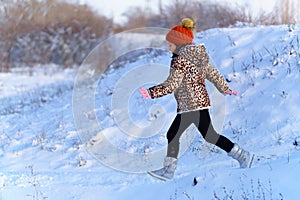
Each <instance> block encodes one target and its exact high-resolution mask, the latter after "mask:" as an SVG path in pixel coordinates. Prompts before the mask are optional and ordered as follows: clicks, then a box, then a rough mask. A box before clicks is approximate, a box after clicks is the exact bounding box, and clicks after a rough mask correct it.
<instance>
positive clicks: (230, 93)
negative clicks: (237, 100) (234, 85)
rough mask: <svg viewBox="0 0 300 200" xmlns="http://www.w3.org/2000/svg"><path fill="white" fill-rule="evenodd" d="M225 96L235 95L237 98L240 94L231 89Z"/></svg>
mask: <svg viewBox="0 0 300 200" xmlns="http://www.w3.org/2000/svg"><path fill="white" fill-rule="evenodd" d="M225 94H229V95H235V96H237V95H238V92H237V91H235V90H231V89H229V90H227V91H226V92H225Z"/></svg>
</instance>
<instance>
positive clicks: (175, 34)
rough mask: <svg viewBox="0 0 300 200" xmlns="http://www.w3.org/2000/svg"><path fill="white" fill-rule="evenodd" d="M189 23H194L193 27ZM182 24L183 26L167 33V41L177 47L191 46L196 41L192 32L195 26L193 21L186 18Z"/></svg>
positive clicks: (175, 27)
mask: <svg viewBox="0 0 300 200" xmlns="http://www.w3.org/2000/svg"><path fill="white" fill-rule="evenodd" d="M187 22H190V23H192V25H191V24H188V23H187ZM181 23H182V26H174V27H173V28H172V29H171V30H170V31H169V32H168V33H167V35H166V40H167V41H169V42H171V43H173V44H175V45H182V44H190V43H192V42H193V39H194V34H193V31H192V27H193V26H194V24H193V21H192V20H191V19H189V18H184V19H183V20H182V21H181ZM187 24H188V25H187Z"/></svg>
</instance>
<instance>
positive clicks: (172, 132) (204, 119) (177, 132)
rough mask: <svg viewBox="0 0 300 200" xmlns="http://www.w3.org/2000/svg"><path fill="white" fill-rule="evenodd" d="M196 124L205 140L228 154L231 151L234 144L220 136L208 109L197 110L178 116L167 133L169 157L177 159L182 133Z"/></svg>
mask: <svg viewBox="0 0 300 200" xmlns="http://www.w3.org/2000/svg"><path fill="white" fill-rule="evenodd" d="M192 123H194V124H195V125H196V126H197V127H198V130H199V131H200V133H201V135H202V136H203V138H204V139H205V140H206V141H207V142H209V143H212V144H214V145H216V146H218V147H220V148H221V149H223V150H224V151H226V152H227V153H228V152H230V151H231V149H232V148H233V146H234V144H233V143H232V142H231V141H230V140H229V139H228V138H226V137H224V136H222V135H219V134H218V133H217V132H216V131H215V129H214V128H213V126H212V124H211V119H210V116H209V112H208V109H204V110H197V111H191V112H186V113H182V114H177V115H176V117H175V119H174V121H173V123H172V125H171V127H170V128H169V130H168V133H167V139H168V152H167V156H168V157H173V158H177V157H178V153H179V139H180V136H181V135H182V133H183V132H184V131H185V130H186V129H187V128H188V127H189V126H190V125H191V124H192Z"/></svg>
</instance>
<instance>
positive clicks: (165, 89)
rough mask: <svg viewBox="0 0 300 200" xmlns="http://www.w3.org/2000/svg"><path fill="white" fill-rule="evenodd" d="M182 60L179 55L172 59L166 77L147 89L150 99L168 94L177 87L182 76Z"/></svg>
mask: <svg viewBox="0 0 300 200" xmlns="http://www.w3.org/2000/svg"><path fill="white" fill-rule="evenodd" d="M182 62H184V60H183V58H182V57H180V56H179V57H178V58H177V59H175V60H174V61H172V63H171V67H170V73H169V76H168V78H167V79H166V80H165V81H164V82H163V83H161V84H159V85H156V86H153V87H151V88H149V89H148V91H149V93H150V96H151V98H152V99H154V98H159V97H162V96H165V95H167V94H170V93H172V92H174V91H175V90H176V89H177V88H178V87H179V85H180V84H181V82H182V79H183V77H184V69H183V66H184V65H183V64H182Z"/></svg>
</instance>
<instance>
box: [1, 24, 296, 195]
mask: <svg viewBox="0 0 300 200" xmlns="http://www.w3.org/2000/svg"><path fill="white" fill-rule="evenodd" d="M299 35H300V26H299V25H296V26H287V25H282V26H269V27H247V26H245V27H235V28H226V29H212V30H208V31H205V32H202V33H198V34H197V38H196V39H195V41H196V42H197V43H205V45H206V47H207V49H208V51H209V53H210V56H211V57H212V59H213V60H214V62H215V65H216V66H217V68H218V69H219V71H221V73H222V74H223V75H224V76H225V77H226V79H227V81H228V84H229V86H230V87H231V88H232V89H234V90H237V91H238V92H239V95H238V96H237V97H234V96H228V97H226V103H225V109H226V110H225V115H224V123H223V124H222V134H224V135H226V136H227V137H229V138H230V139H232V140H233V141H235V142H237V143H239V144H240V145H241V146H242V147H244V148H246V149H248V150H249V151H252V152H254V153H255V154H256V155H257V156H256V159H255V162H254V165H253V167H252V168H251V169H239V168H238V163H237V162H236V161H234V160H232V159H230V158H229V157H228V156H227V155H226V153H224V152H222V151H221V150H219V149H218V148H216V147H213V146H212V145H209V144H207V143H205V142H204V140H203V138H201V137H200V135H199V134H197V131H196V130H195V129H194V128H193V127H191V128H190V129H189V130H188V131H187V132H186V134H185V135H184V136H183V137H184V138H183V139H186V141H188V142H187V145H186V144H185V143H184V142H183V148H182V149H183V151H182V152H181V153H182V154H181V157H180V159H179V163H178V168H177V171H176V174H175V178H174V180H173V181H170V182H161V181H159V180H156V179H154V178H152V177H150V176H149V175H147V174H146V173H145V171H146V169H145V170H144V171H143V170H141V169H143V167H141V166H138V165H137V163H138V164H141V163H140V161H139V160H136V163H135V162H131V163H128V160H126V159H127V157H122V155H120V156H119V157H117V161H118V163H117V164H116V163H113V164H112V163H110V162H109V161H110V159H109V158H108V159H107V160H106V159H103V157H98V154H99V155H102V156H103V154H104V155H106V156H107V157H110V155H111V154H110V153H111V152H109V150H110V149H107V148H106V149H105V147H104V148H103V146H101V145H102V143H101V139H103V136H105V138H106V139H107V140H108V141H109V142H110V144H112V146H115V147H117V148H118V149H121V151H120V152H126V155H128V154H129V155H137V157H138V158H142V159H144V160H143V161H145V163H146V165H145V166H146V167H148V168H150V169H151V168H156V167H158V166H159V165H161V164H162V159H163V157H164V156H165V155H164V153H165V151H164V150H165V145H166V139H165V131H166V130H167V128H168V126H169V125H170V123H171V121H172V118H173V117H174V116H175V114H176V113H175V109H176V104H175V102H174V99H173V97H172V96H171V95H170V96H168V97H164V98H161V99H156V100H149V101H145V100H143V99H142V98H140V96H139V94H138V92H137V89H138V88H135V90H134V91H131V93H130V96H129V97H128V98H129V99H128V101H126V102H127V103H128V113H129V116H128V117H129V118H130V120H129V121H131V122H134V123H135V124H137V125H138V126H137V127H146V126H147V125H149V123H150V122H153V121H155V120H156V119H157V118H159V117H160V113H159V111H160V110H161V109H162V108H163V109H164V110H165V115H163V116H161V117H164V119H165V120H166V121H164V123H163V125H162V127H161V129H160V131H158V132H157V133H156V134H155V135H151V137H147V136H146V135H142V136H141V135H138V136H139V137H136V136H137V135H128V134H122V131H120V130H119V129H120V127H119V126H120V124H118V121H117V119H116V116H115V115H116V110H114V104H113V103H112V101H114V100H113V99H114V98H115V99H117V98H116V97H118V96H116V94H114V92H116V88H118V89H120V87H119V86H118V84H120V80H121V82H122V83H125V85H126V84H128V85H130V84H132V83H127V82H126V80H127V79H122V78H124V77H125V76H129V77H130V76H132V74H131V73H132V72H138V74H135V75H136V77H134V78H135V79H134V81H133V82H135V83H136V84H137V83H138V82H139V77H141V76H142V77H143V74H139V73H143V70H140V71H139V70H138V69H139V68H140V67H141V66H146V65H150V66H155V63H160V64H161V65H165V66H166V67H168V64H169V62H170V53H168V52H165V53H162V54H160V55H157V54H154V53H153V54H151V53H149V54H147V55H144V56H141V57H139V59H138V60H137V61H136V62H132V61H131V62H129V63H127V64H126V65H124V66H123V67H121V68H118V69H114V70H108V71H107V73H106V74H105V76H103V77H102V79H101V80H100V81H99V84H98V87H97V90H96V92H95V96H96V99H95V111H96V115H97V121H98V123H99V125H100V126H101V129H102V130H101V132H99V133H98V134H95V135H94V137H93V138H91V140H90V141H88V142H86V143H82V141H81V138H80V135H81V134H82V133H81V132H79V131H78V130H77V128H76V125H75V121H74V113H73V110H72V108H73V106H74V105H72V95H73V93H72V92H73V89H74V87H73V85H74V81H75V77H76V70H75V69H73V70H71V69H66V70H61V69H58V68H56V67H55V66H39V67H36V68H34V69H22V70H20V69H15V70H13V71H12V72H11V73H1V74H0V93H1V98H0V127H1V130H0V199H4V200H11V199H18V200H19V199H20V200H23V199H51V200H52V199H55V200H58V199H62V200H66V199H82V200H83V199H84V200H85V199H89V200H92V199H95V200H96V199H97V200H98V199H103V200H119V199H149V200H150V199H162V200H163V199H180V200H181V199H194V200H202V199H204V200H206V199H234V200H235V199H249V200H250V199H251V200H252V199H259V200H260V199H287V200H290V199H298V198H299V196H300V192H299V183H298V182H299V181H298V180H300V174H299V170H300V117H299V114H298V113H299V112H300V103H299V102H300V92H299V84H300V41H299ZM154 69H155V67H154ZM162 69H163V68H162ZM135 70H137V71H135ZM147 72H149V71H147ZM160 73H162V75H166V74H167V70H162V71H160ZM148 75H149V76H153V75H151V74H148ZM144 76H146V75H144ZM160 76H161V74H160ZM156 78H157V77H156ZM151 84H153V83H147V84H145V86H147V85H151ZM127 89H128V88H127ZM82 100H83V101H84V96H83V97H82ZM119 103H120V102H119ZM157 105H160V106H159V107H157ZM151 109H152V110H151ZM155 109H157V110H155ZM149 110H150V111H149ZM211 112H212V113H214V114H213V115H214V116H215V115H217V114H218V110H217V111H216V110H212V111H211ZM86 116H87V118H88V117H89V115H88V113H87V115H86ZM159 119H160V118H159ZM215 123H216V122H215ZM159 125H161V124H159ZM121 126H123V125H121ZM184 144H185V145H184ZM103 150H107V152H103ZM184 150H185V151H184ZM99 151H100V152H99ZM156 151H157V152H159V153H158V155H157V157H155V159H153V160H151V159H149V160H147V155H148V154H151V153H152V152H156ZM97 153H98V154H97ZM113 159H116V158H113ZM99 160H101V162H100V161H99ZM114 161H116V160H114ZM127 164H130V165H127ZM142 164H144V163H142ZM128 166H129V168H128ZM131 167H133V168H131ZM130 169H132V171H131V172H126V171H130ZM134 172H136V173H134ZM194 177H196V178H197V180H198V184H197V185H195V186H193V179H194Z"/></svg>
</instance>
